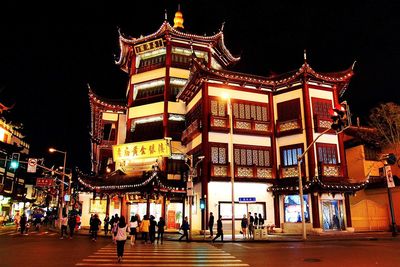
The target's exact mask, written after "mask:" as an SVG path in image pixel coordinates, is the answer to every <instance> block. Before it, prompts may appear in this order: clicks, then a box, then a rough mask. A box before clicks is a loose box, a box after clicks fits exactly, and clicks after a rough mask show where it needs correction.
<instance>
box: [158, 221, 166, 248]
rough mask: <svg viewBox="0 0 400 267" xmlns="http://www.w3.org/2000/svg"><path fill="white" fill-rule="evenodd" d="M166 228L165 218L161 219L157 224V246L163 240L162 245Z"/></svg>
mask: <svg viewBox="0 0 400 267" xmlns="http://www.w3.org/2000/svg"><path fill="white" fill-rule="evenodd" d="M164 228H165V220H164V218H163V217H160V220H159V221H158V223H157V244H158V242H159V241H160V239H161V244H162V243H163V240H164Z"/></svg>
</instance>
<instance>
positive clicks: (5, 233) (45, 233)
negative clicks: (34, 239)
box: [0, 230, 59, 236]
mask: <svg viewBox="0 0 400 267" xmlns="http://www.w3.org/2000/svg"><path fill="white" fill-rule="evenodd" d="M19 235H21V232H20V231H18V232H17V231H15V230H6V231H1V232H0V236H19ZM24 235H26V234H24ZM55 235H59V234H58V233H55V232H48V231H41V232H38V231H32V232H28V236H55Z"/></svg>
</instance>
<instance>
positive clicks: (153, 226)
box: [149, 215, 157, 244]
mask: <svg viewBox="0 0 400 267" xmlns="http://www.w3.org/2000/svg"><path fill="white" fill-rule="evenodd" d="M156 226H157V222H156V221H155V217H154V216H153V215H150V225H149V236H150V243H152V244H153V243H154V241H155V240H156Z"/></svg>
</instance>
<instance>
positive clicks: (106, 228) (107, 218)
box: [104, 214, 110, 236]
mask: <svg viewBox="0 0 400 267" xmlns="http://www.w3.org/2000/svg"><path fill="white" fill-rule="evenodd" d="M109 223H110V218H109V217H108V214H106V217H105V218H104V235H105V236H107V234H108V226H109Z"/></svg>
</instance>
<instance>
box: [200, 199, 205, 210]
mask: <svg viewBox="0 0 400 267" xmlns="http://www.w3.org/2000/svg"><path fill="white" fill-rule="evenodd" d="M205 208H206V200H205V199H204V198H200V209H201V210H204V209H205Z"/></svg>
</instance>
